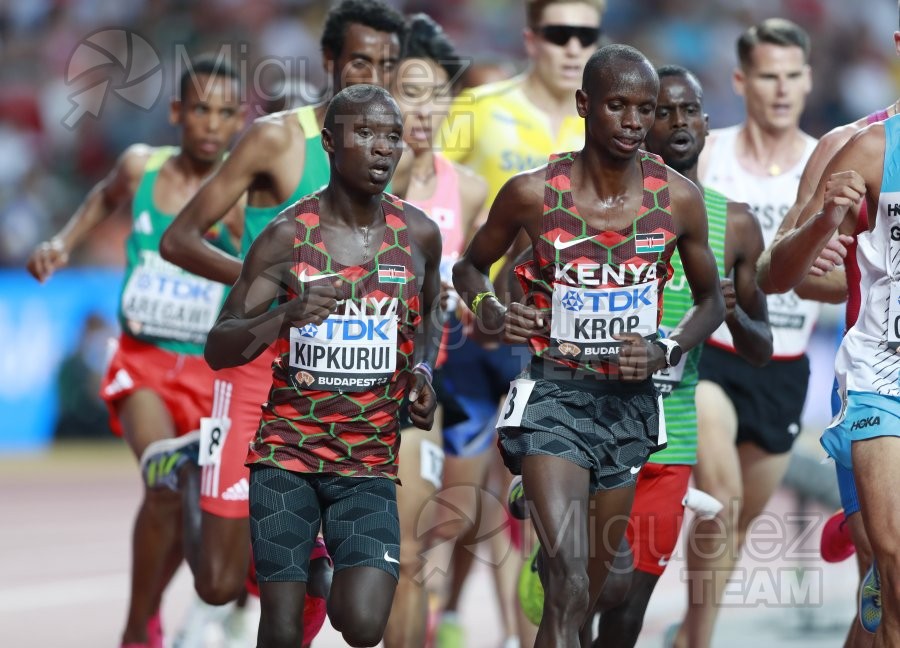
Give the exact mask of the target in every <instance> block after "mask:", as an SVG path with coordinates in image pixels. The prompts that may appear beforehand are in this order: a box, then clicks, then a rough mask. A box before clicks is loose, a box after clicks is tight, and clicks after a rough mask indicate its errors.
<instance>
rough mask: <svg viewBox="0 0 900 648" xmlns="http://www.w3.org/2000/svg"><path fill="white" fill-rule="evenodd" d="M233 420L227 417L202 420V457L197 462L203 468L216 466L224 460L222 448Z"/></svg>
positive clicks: (204, 418) (206, 417) (205, 417)
mask: <svg viewBox="0 0 900 648" xmlns="http://www.w3.org/2000/svg"><path fill="white" fill-rule="evenodd" d="M230 429H231V419H229V418H226V417H221V418H212V417H208V416H204V417H203V418H201V419H200V456H199V458H198V460H197V463H199V464H200V465H201V466H214V465H216V464H218V463H219V461H220V460H221V459H222V448H224V447H225V439H226V437H227V436H228V430H230Z"/></svg>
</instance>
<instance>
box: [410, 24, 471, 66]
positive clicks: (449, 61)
mask: <svg viewBox="0 0 900 648" xmlns="http://www.w3.org/2000/svg"><path fill="white" fill-rule="evenodd" d="M402 57H403V58H421V59H431V60H432V61H434V62H435V63H437V64H438V65H440V66H441V67H442V68H444V72H446V73H447V77H448V78H449V79H451V80H453V79H456V77H457V76H459V73H460V71H461V70H462V69H463V63H462V61H461V60H460V58H459V56H458V55H457V53H456V48H455V47H454V46H453V42H452V41H451V40H450V39H449V38H448V37H447V34H446V33H444V30H443V29H442V28H441V26H440V25H439V24H438V23H437V22H435V20H434V18H432V17H431V16H429V15H428V14H424V13H417V14H414V15H412V16H410V17H409V20H408V21H407V23H406V29H405V33H404V37H403V54H402Z"/></svg>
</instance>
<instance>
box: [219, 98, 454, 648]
mask: <svg viewBox="0 0 900 648" xmlns="http://www.w3.org/2000/svg"><path fill="white" fill-rule="evenodd" d="M324 124H325V128H324V129H323V130H322V145H323V147H324V149H325V151H326V152H327V153H328V156H329V159H330V163H331V179H330V180H329V183H328V185H327V186H326V187H325V188H324V189H322V190H320V191H317V192H315V193H313V194H312V195H310V196H307V197H306V198H304V199H303V200H301V201H300V202H298V203H297V204H295V205H293V206H292V207H290V208H288V209H287V210H285V211H284V212H283V213H282V214H281V215H280V216H278V217H277V218H276V219H275V220H274V221H273V222H272V223H271V224H269V225H268V226H267V227H266V228H265V229H264V230H263V232H262V233H261V234H260V235H259V237H258V238H257V240H256V241H254V243H253V244H252V245H251V247H250V250H249V251H248V253H247V255H246V258H245V260H244V266H243V269H242V271H241V276H240V277H239V279H238V281H237V283H236V284H235V286H234V288H233V290H232V292H231V293H230V295H229V297H228V299H227V300H226V302H225V305H224V306H223V309H222V314H221V315H220V317H219V320H218V322H217V323H216V325H215V326H214V327H213V329H212V331H211V332H210V336H209V340H208V342H207V345H206V358H207V360H208V361H209V363H210V365H211V366H213V367H216V368H222V367H226V366H234V365H238V364H243V363H246V362H249V361H251V360H252V359H253V357H254V356H256V355H258V354H259V353H261V352H262V351H263V349H265V348H266V347H267V346H268V345H269V344H272V343H274V347H275V350H276V360H275V362H274V364H273V366H272V386H271V389H270V392H269V397H268V399H267V401H266V402H265V403H264V405H263V407H262V421H261V422H260V425H259V431H258V432H257V434H256V436H255V437H254V438H253V441H252V442H251V445H250V450H249V454H248V457H247V463H248V465H249V466H250V467H251V472H250V513H251V532H252V538H253V554H254V560H255V563H256V570H257V577H258V580H259V587H260V602H261V605H262V617H261V619H260V626H259V642H258V644H257V645H258V646H260V648H288V647H293V646H299V645H301V643H302V638H303V624H302V621H301V612H302V610H303V600H304V596H305V593H306V581H307V579H308V565H309V550H310V548H311V546H312V544H313V542H314V540H315V538H316V535H317V534H318V532H319V528H320V527H321V528H322V530H323V532H324V536H325V543H326V545H327V547H328V550H329V553H330V554H331V556H332V559H333V560H334V569H335V574H334V581H333V583H332V586H331V593H330V596H329V600H328V612H329V617H330V619H331V623H332V625H333V626H334V627H335V628H336V629H337V630H338V631H339V632H341V634H342V635H343V637H344V640H345V641H347V643H349V644H350V645H353V646H374V645H375V644H377V643H378V642H379V641H381V638H382V635H383V633H384V629H385V626H386V624H387V620H388V615H389V613H390V610H391V603H392V601H393V598H394V590H395V587H396V584H397V577H398V572H399V549H400V547H399V544H400V529H399V520H398V515H397V502H396V490H395V480H396V478H397V463H396V453H397V450H398V448H397V444H398V442H399V434H398V432H399V421H398V417H397V413H398V409H399V406H400V401H401V400H402V399H403V398H404V396H405V395H406V394H407V393H408V394H409V398H410V408H409V415H410V418H411V419H412V422H413V423H414V424H415V425H418V426H420V427H422V428H424V429H429V428H430V427H431V425H432V421H433V418H434V410H435V407H436V404H437V403H436V399H435V396H434V391H433V390H432V388H431V382H430V381H431V369H430V367H429V364H428V363H429V362H431V363H433V359H434V357H435V356H436V354H437V349H438V344H439V340H440V334H441V328H440V325H439V321H438V318H437V317H435V315H436V313H435V310H436V309H439V308H440V304H439V299H440V258H441V237H440V232H439V230H438V227H437V226H436V225H435V224H434V223H433V222H432V221H431V220H429V219H428V217H427V216H425V215H424V214H423V213H422V212H421V211H420V210H418V209H417V208H415V207H413V206H412V205H409V204H408V203H404V202H402V201H400V200H399V199H397V198H395V197H393V196H391V195H389V194H385V193H383V192H384V188H385V187H386V186H387V184H388V182H389V181H390V179H391V175H392V173H393V171H394V168H395V166H396V163H397V161H398V160H399V159H400V154H401V152H402V147H403V143H402V142H403V140H402V130H403V124H402V120H401V117H400V111H399V108H398V107H397V104H396V103H395V102H394V100H393V99H392V98H391V96H390V95H389V94H388V93H387V92H386V91H384V90H382V89H380V88H377V87H375V86H371V85H357V86H353V87H351V88H348V89H346V90H343V91H342V92H340V93H339V94H338V95H336V96H335V98H334V99H333V100H332V101H331V103H330V104H329V107H328V110H327V112H326V113H325V119H324ZM273 301H277V303H278V305H277V306H276V307H274V308H270V307H271V305H272V303H273ZM419 328H421V338H420V340H421V343H420V344H414V340H415V339H416V333H417V329H419ZM417 360H425V361H427V362H422V363H419V364H416V361H417Z"/></svg>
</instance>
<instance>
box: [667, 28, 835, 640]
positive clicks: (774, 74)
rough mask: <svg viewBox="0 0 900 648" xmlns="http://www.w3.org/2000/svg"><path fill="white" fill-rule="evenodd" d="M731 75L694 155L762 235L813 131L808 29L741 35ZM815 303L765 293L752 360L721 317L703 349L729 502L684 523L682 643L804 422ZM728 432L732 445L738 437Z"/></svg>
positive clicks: (709, 422)
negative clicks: (708, 516) (742, 205)
mask: <svg viewBox="0 0 900 648" xmlns="http://www.w3.org/2000/svg"><path fill="white" fill-rule="evenodd" d="M737 54H738V60H739V66H738V69H737V70H736V71H735V73H734V85H735V89H736V91H737V92H738V94H740V95H742V96H743V98H744V103H745V106H746V109H747V118H746V121H745V122H744V123H742V124H740V125H737V126H733V127H731V128H725V129H721V130H716V131H713V132H712V133H711V134H710V136H709V138H708V140H707V145H706V148H705V149H704V151H703V154H702V155H701V156H700V164H699V178H700V181H701V182H702V184H703V186H705V187H710V188H711V189H715V190H716V191H718V192H720V193H721V194H723V195H725V196H727V197H728V198H729V199H730V200H735V201H741V202H746V203H748V204H749V205H750V206H751V208H752V210H753V213H754V215H755V216H756V218H757V220H758V221H759V223H760V226H761V227H762V231H763V238H764V240H765V243H766V244H767V245H768V244H769V243H770V242H771V241H772V238H773V237H774V235H775V231H776V229H777V228H778V226H779V224H780V222H781V219H782V217H783V216H784V214H785V213H786V212H787V211H788V209H789V207H790V206H791V205H792V204H793V200H794V197H795V196H796V193H797V184H798V181H799V178H800V174H801V172H802V170H803V167H804V165H805V164H806V161H807V159H808V158H809V156H810V154H811V153H812V149H813V147H814V146H815V140H813V139H812V138H811V137H809V136H808V135H806V134H805V133H803V132H802V131H801V130H800V128H799V126H798V123H799V119H800V114H801V112H802V111H803V106H804V101H805V98H806V95H807V94H808V93H809V90H810V87H811V78H810V69H809V65H808V56H809V37H808V36H807V34H806V33H805V32H804V31H803V30H802V29H801V28H800V27H798V26H797V25H795V24H793V23H791V22H789V21H787V20H782V19H778V18H773V19H769V20H765V21H763V22H762V23H760V24H758V25H756V26H754V27H751V28H750V29H748V30H747V31H745V32H744V33H743V34H742V35H741V36H740V38H739V39H738V41H737ZM818 310H819V306H818V304H817V303H815V302H810V301H805V300H802V299H800V298H799V297H797V296H796V295H794V294H792V293H790V294H786V295H779V296H776V297H770V298H769V299H768V311H769V321H770V323H771V327H772V335H773V341H774V350H773V354H772V361H771V362H770V363H769V364H768V365H766V366H764V367H758V366H754V365H753V364H751V363H750V362H747V360H745V359H744V358H742V357H741V356H740V355H739V354H738V353H736V351H735V341H734V339H733V336H732V334H731V331H730V329H729V327H726V326H723V327H720V328H719V330H717V331H716V333H715V334H713V336H712V337H711V338H710V340H709V342H708V343H707V344H706V346H705V348H704V351H703V355H702V357H701V359H700V382H699V384H698V385H697V417H698V421H697V422H698V430H697V433H698V446H699V451H698V457H697V465H696V467H695V468H694V476H695V480H696V484H697V487H698V488H700V489H701V490H703V491H705V492H707V493H709V494H710V495H712V496H713V497H715V498H716V499H717V500H719V501H720V502H722V503H724V504H725V505H726V506H725V509H724V510H723V511H722V512H721V513H720V515H719V516H718V517H717V518H715V519H712V520H707V521H699V522H698V523H697V524H695V525H693V526H692V529H691V539H690V542H688V543H687V565H688V570H689V581H688V610H687V615H686V617H685V619H684V622H683V623H682V625H681V628H680V629H679V631H678V637H677V640H676V645H677V646H679V647H680V648H684V647H687V646H690V647H691V648H705V647H707V646H709V643H710V640H711V637H712V633H713V628H714V625H715V620H716V615H717V613H718V602H719V600H720V599H721V597H722V593H723V591H724V588H725V585H726V583H727V582H728V579H729V578H730V575H731V572H732V570H733V569H734V564H735V562H736V561H737V559H738V553H739V550H740V548H741V546H742V545H743V541H744V537H745V535H746V533H747V529H748V528H749V526H750V523H751V522H752V521H753V520H754V519H755V518H756V517H757V516H758V515H759V514H760V513H761V512H762V510H763V508H764V507H765V505H766V503H767V502H768V501H769V498H770V497H771V495H772V493H773V491H774V490H775V488H776V487H777V486H778V484H779V483H780V482H781V479H782V477H783V476H784V473H785V471H786V470H787V466H788V460H789V457H790V449H791V446H792V445H793V443H794V439H795V438H796V436H797V434H798V433H799V431H800V416H801V413H802V410H803V403H804V400H805V398H806V389H807V383H808V380H809V360H808V358H807V357H806V355H805V353H806V346H807V343H808V341H809V336H810V334H811V332H812V329H813V325H814V324H815V320H816V317H817V316H818ZM735 444H736V445H735Z"/></svg>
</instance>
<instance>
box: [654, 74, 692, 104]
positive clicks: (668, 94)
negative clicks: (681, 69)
mask: <svg viewBox="0 0 900 648" xmlns="http://www.w3.org/2000/svg"><path fill="white" fill-rule="evenodd" d="M659 103H661V104H675V103H700V93H699V92H698V90H697V88H696V84H694V83H693V82H691V81H690V80H689V79H688V78H686V77H683V76H666V77H662V78H661V79H660V80H659Z"/></svg>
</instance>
